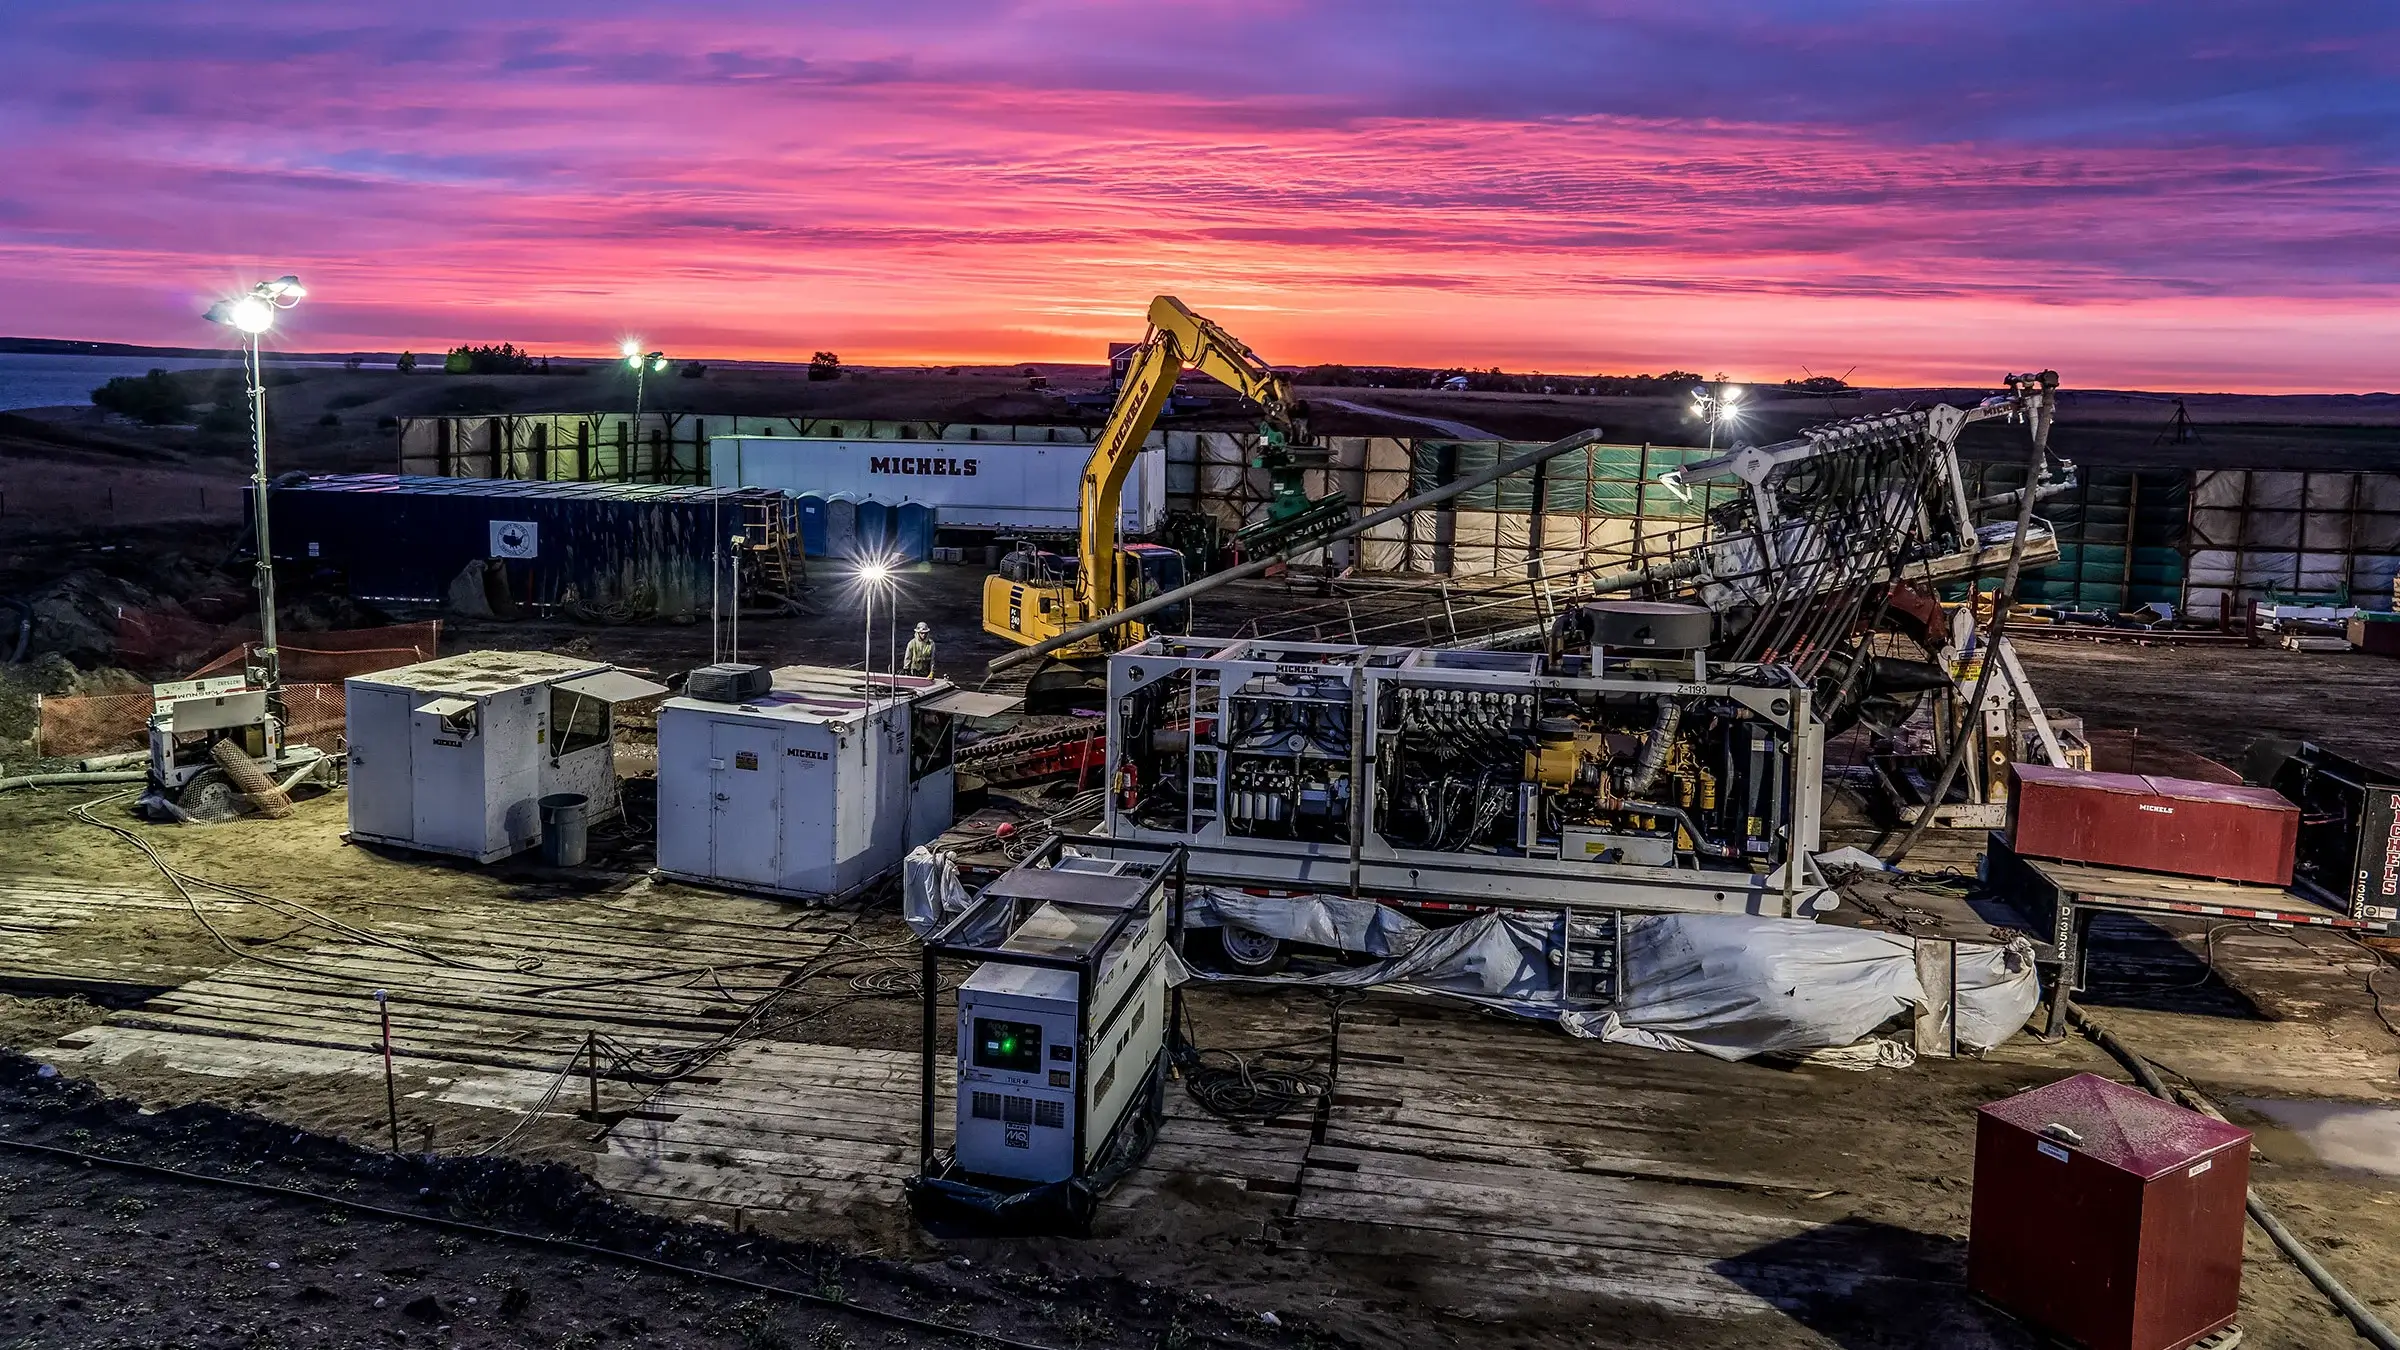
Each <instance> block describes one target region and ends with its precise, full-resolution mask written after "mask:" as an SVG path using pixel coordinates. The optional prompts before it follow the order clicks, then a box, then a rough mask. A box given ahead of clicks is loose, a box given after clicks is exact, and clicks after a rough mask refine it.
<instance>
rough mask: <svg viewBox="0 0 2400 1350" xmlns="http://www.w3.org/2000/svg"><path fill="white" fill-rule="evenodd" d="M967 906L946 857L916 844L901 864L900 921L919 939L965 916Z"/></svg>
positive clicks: (963, 888)
mask: <svg viewBox="0 0 2400 1350" xmlns="http://www.w3.org/2000/svg"><path fill="white" fill-rule="evenodd" d="M967 904H968V898H967V887H966V883H964V882H962V881H960V880H959V879H958V864H957V863H954V862H952V861H951V860H950V855H949V854H947V853H936V852H934V851H933V850H932V849H931V848H928V847H926V846H925V845H923V844H919V845H917V846H916V847H915V848H913V849H910V850H909V851H908V856H907V857H905V858H902V859H901V860H900V917H901V918H902V919H904V920H906V921H907V923H908V927H909V931H911V932H913V933H915V934H916V935H917V936H918V937H924V936H925V935H926V934H928V933H931V932H932V931H933V930H934V929H936V928H939V927H941V926H942V925H943V924H945V923H947V922H949V921H950V919H951V918H953V917H954V916H956V915H959V914H964V913H966V910H967Z"/></svg>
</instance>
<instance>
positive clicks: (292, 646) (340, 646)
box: [191, 619, 442, 680]
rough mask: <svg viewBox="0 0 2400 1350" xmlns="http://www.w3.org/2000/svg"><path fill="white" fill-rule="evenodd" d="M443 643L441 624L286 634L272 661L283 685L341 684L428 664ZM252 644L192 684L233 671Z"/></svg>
mask: <svg viewBox="0 0 2400 1350" xmlns="http://www.w3.org/2000/svg"><path fill="white" fill-rule="evenodd" d="M441 638H442V621H441V620H439V619H428V620H426V621H424V622H423V623H396V624H391V625H388V626H386V627H383V628H350V629H343V630H340V631H337V632H328V633H290V634H285V635H281V636H280V637H278V639H277V641H276V659H277V661H278V663H279V664H280V665H281V666H282V668H283V677H284V678H285V679H287V680H346V679H349V678H350V677H351V676H353V675H372V674H374V673H375V672H376V671H379V670H391V669H394V668H396V667H399V666H412V665H415V664H416V663H417V662H419V661H430V660H432V659H433V657H434V649H435V648H436V647H437V646H438V645H439V644H440V642H441ZM253 645H255V644H253V643H247V642H246V643H244V644H243V645H241V646H238V647H235V648H234V649H233V650H231V651H229V652H227V653H225V654H224V655H223V656H220V657H218V658H217V659H216V660H214V661H211V662H209V663H208V664H207V665H204V666H202V667H200V668H199V669H198V670H195V671H193V672H192V675H191V678H193V679H195V680H197V679H201V678H203V677H205V676H209V675H222V674H228V673H233V672H238V671H240V670H241V669H242V665H243V662H244V661H246V660H247V659H248V658H249V652H250V648H251V647H252V646H253Z"/></svg>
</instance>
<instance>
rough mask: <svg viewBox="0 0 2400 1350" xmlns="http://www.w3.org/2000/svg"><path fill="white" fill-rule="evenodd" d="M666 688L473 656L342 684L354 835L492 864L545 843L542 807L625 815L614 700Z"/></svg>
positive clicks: (586, 661) (585, 667)
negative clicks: (569, 802) (562, 801)
mask: <svg viewBox="0 0 2400 1350" xmlns="http://www.w3.org/2000/svg"><path fill="white" fill-rule="evenodd" d="M666 692H667V689H666V686H664V685H660V684H653V683H651V682H650V681H648V680H645V679H642V678H641V677H639V676H636V675H629V674H627V673H625V672H624V671H621V670H618V669H617V668H615V667H614V666H611V665H609V664H608V663H607V662H605V661H594V660H592V659H590V658H588V657H579V656H559V655H555V654H553V653H550V652H467V653H463V654H461V655H458V656H445V657H442V658H441V659H439V660H436V661H425V662H420V663H419V664H417V665H413V666H401V667H399V668H398V669H396V670H385V671H378V672H377V673H375V674H373V675H357V676H353V677H351V678H350V679H349V680H348V681H346V682H345V688H344V697H345V701H346V704H347V707H346V713H345V718H344V730H345V734H346V736H347V738H348V741H349V747H350V837H351V838H352V839H353V840H357V841H361V842H367V843H377V844H395V845H398V846H400V847H402V848H411V849H416V850H419V851H421V852H426V853H446V854H451V855H454V856H457V857H461V858H472V859H474V860H475V861H477V862H493V861H496V860H498V859H501V858H505V857H508V856H510V855H511V854H515V853H520V852H523V851H524V850H526V849H529V848H532V847H534V846H535V845H537V844H539V843H541V842H542V820H541V806H540V803H541V799H542V798H544V797H548V796H553V795H557V794H564V793H573V794H575V795H578V796H581V797H583V798H584V799H585V807H584V811H585V819H586V821H587V822H597V821H600V820H605V819H607V818H609V817H611V816H614V815H615V814H616V813H617V810H618V796H617V763H616V748H615V737H614V733H615V728H616V717H615V711H614V710H615V707H616V705H617V704H620V703H625V702H630V701H632V700H636V699H645V698H653V697H656V696H658V695H660V694H664V693H666Z"/></svg>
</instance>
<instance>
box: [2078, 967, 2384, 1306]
mask: <svg viewBox="0 0 2400 1350" xmlns="http://www.w3.org/2000/svg"><path fill="white" fill-rule="evenodd" d="M2067 1019H2068V1020H2069V1021H2071V1022H2073V1023H2074V1024H2075V1025H2076V1026H2077V1027H2079V1028H2081V1029H2082V1031H2083V1033H2084V1034H2085V1035H2087V1036H2089V1037H2091V1038H2092V1040H2093V1041H2095V1042H2097V1043H2098V1044H2099V1046H2100V1048H2101V1049H2103V1050H2106V1051H2107V1052H2108V1053H2109V1054H2111V1055H2114V1056H2115V1057H2116V1059H2117V1061H2118V1062H2119V1063H2121V1064H2123V1065H2124V1066H2125V1067H2126V1068H2127V1069H2129V1070H2131V1071H2132V1073H2133V1076H2134V1077H2135V1078H2137V1079H2139V1080H2141V1084H2142V1087H2143V1088H2144V1089H2146V1090H2147V1091H2148V1092H2149V1093H2150V1095H2151V1096H2153V1097H2157V1098H2159V1099H2160V1100H2162V1101H2169V1102H2171V1101H2174V1100H2175V1094H2174V1093H2172V1092H2170V1091H2168V1090H2167V1084H2166V1080H2165V1079H2162V1078H2160V1077H2159V1076H2158V1070H2157V1069H2156V1068H2155V1067H2153V1066H2152V1065H2151V1063H2150V1061H2149V1060H2148V1059H2145V1058H2144V1057H2143V1056H2142V1055H2141V1054H2139V1053H2138V1052H2136V1051H2135V1050H2134V1049H2133V1047H2132V1046H2129V1045H2127V1044H2126V1043H2125V1042H2123V1041H2121V1040H2119V1039H2117V1037H2116V1034H2115V1033H2114V1032H2111V1031H2110V1030H2109V1029H2108V1028H2107V1027H2104V1026H2102V1025H2101V1024H2100V1023H2098V1022H2096V1021H2094V1020H2092V1018H2091V1016H2090V1015H2089V1014H2088V1013H2086V1012H2084V1010H2083V1009H2082V1008H2080V1007H2078V1006H2076V1005H2075V1004H2073V1003H2069V1004H2068V1005H2067ZM2191 1097H2192V1100H2193V1102H2194V1103H2195V1104H2197V1105H2199V1106H2201V1107H2203V1108H2205V1111H2204V1114H2207V1115H2212V1116H2215V1117H2216V1118H2217V1119H2219V1120H2223V1119H2224V1118H2225V1117H2224V1115H2223V1114H2222V1113H2221V1112H2219V1111H2218V1110H2217V1109H2216V1106H2215V1105H2214V1104H2213V1103H2211V1102H2210V1101H2209V1100H2208V1098H2206V1097H2204V1096H2202V1095H2200V1093H2199V1092H2198V1091H2196V1090H2194V1091H2192V1093H2191ZM2243 1205H2244V1207H2245V1208H2246V1209H2248V1210H2249V1211H2250V1217H2251V1218H2252V1219H2253V1220H2255V1221H2256V1222H2257V1224H2258V1226H2259V1227H2260V1228H2262V1229H2264V1230H2266V1234H2267V1236H2268V1237H2269V1238H2270V1239H2272V1240H2273V1241H2274V1243H2275V1245H2276V1246H2277V1247H2278V1248H2280V1249H2282V1251H2283V1254H2284V1255H2285V1256H2287V1257H2289V1258H2290V1259H2291V1262H2292V1264H2293V1265H2295V1266H2298V1267H2300V1273H2301V1274H2303V1275H2306V1276H2307V1277H2308V1278H2309V1282H2310V1283H2311V1284H2314V1285H2316V1287H2317V1288H2318V1289H2319V1290H2320V1291H2322V1292H2323V1293H2324V1295H2325V1297H2327V1298H2329V1299H2331V1300H2333V1306H2334V1307H2336V1308H2339V1309H2341V1312H2342V1315H2343V1316H2344V1317H2347V1318H2349V1319H2350V1324H2351V1325H2352V1326H2354V1327H2356V1328H2357V1329H2358V1334H2359V1335H2361V1336H2363V1337H2365V1338H2366V1339H2367V1340H2368V1341H2369V1342H2371V1343H2373V1344H2374V1345H2375V1346H2376V1347H2377V1350H2400V1334H2395V1333H2394V1332H2393V1331H2392V1329H2391V1328H2390V1327H2389V1326H2386V1325H2385V1324H2384V1322H2383V1320H2382V1319H2381V1318H2379V1317H2377V1316H2376V1315H2375V1313H2374V1310H2372V1309H2370V1308H2369V1307H2367V1305H2366V1304H2364V1303H2362V1302H2360V1301H2359V1298H2358V1295H2356V1294H2353V1293H2351V1292H2350V1289H2349V1287H2348V1286H2347V1285H2344V1284H2343V1283H2342V1282H2341V1280H2340V1279H2339V1278H2338V1277H2336V1276H2335V1275H2334V1273H2333V1272H2332V1271H2330V1270H2327V1269H2326V1268H2325V1264H2324V1263H2323V1262H2321V1261H2319V1260H2318V1259H2317V1255H2316V1253H2315V1252H2312V1251H2310V1250H2309V1249H2308V1244H2306V1243H2304V1242H2302V1241H2301V1240H2300V1239H2299V1238H2298V1237H2297V1236H2295V1235H2294V1234H2293V1232H2292V1230H2290V1229H2289V1228H2286V1227H2284V1226H2283V1221H2282V1220H2281V1219H2278V1218H2276V1217H2275V1211H2273V1210H2271V1209H2269V1208H2267V1203H2266V1201H2264V1200H2261V1199H2259V1198H2258V1188H2257V1187H2252V1188H2250V1190H2249V1191H2248V1192H2247V1193H2246V1194H2245V1195H2244V1196H2243Z"/></svg>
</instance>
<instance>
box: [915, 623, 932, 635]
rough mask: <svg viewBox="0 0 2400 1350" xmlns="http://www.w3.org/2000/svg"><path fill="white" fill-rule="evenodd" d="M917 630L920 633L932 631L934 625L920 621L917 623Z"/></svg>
mask: <svg viewBox="0 0 2400 1350" xmlns="http://www.w3.org/2000/svg"><path fill="white" fill-rule="evenodd" d="M917 631H918V632H920V633H930V632H932V631H933V625H932V624H928V623H920V624H918V625H917Z"/></svg>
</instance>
